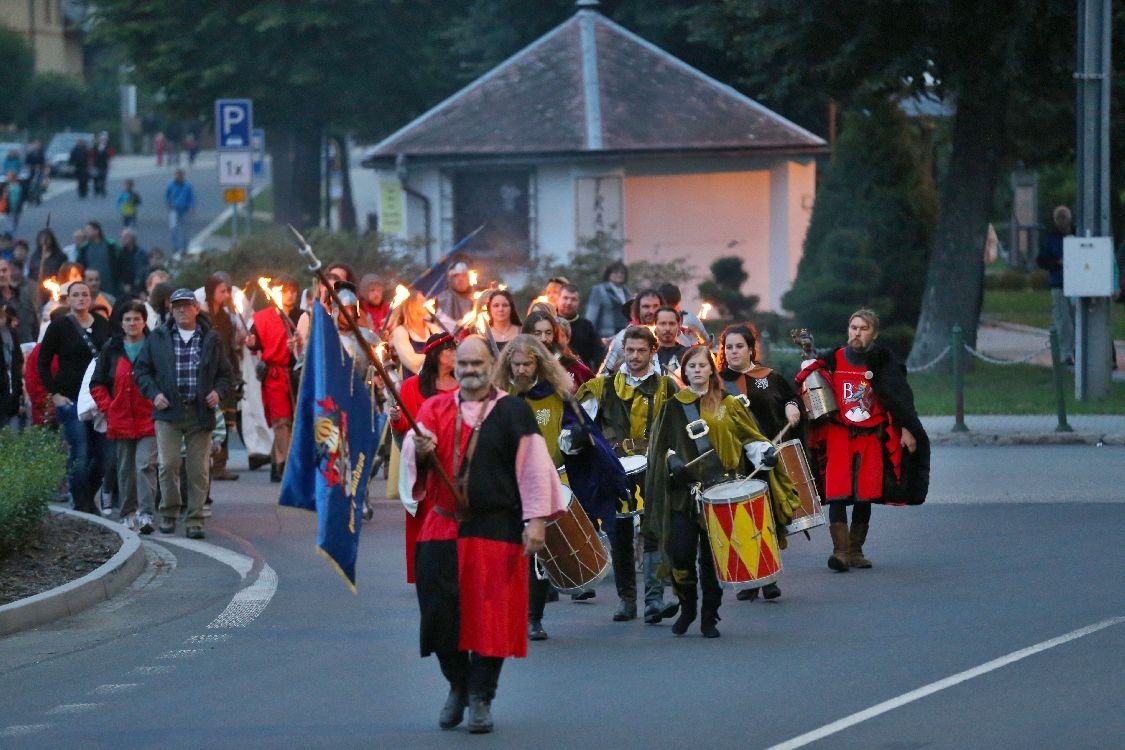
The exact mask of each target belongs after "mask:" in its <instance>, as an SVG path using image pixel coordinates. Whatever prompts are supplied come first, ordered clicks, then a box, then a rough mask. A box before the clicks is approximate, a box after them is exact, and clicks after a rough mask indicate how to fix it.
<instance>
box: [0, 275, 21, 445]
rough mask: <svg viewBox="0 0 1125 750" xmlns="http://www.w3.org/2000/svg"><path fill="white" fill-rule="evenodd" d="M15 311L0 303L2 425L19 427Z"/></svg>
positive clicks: (0, 410) (19, 374) (17, 346)
mask: <svg viewBox="0 0 1125 750" xmlns="http://www.w3.org/2000/svg"><path fill="white" fill-rule="evenodd" d="M6 263H7V261H5V260H0V264H6ZM15 312H16V309H15V308H14V307H12V306H11V305H9V304H6V303H0V429H2V428H4V427H9V428H11V429H13V430H18V429H20V424H21V422H22V417H23V412H24V406H23V350H22V349H21V348H20V341H19V335H18V333H17V332H16V330H15V328H14V327H13V325H12V318H13V317H14V316H15V315H14V314H15Z"/></svg>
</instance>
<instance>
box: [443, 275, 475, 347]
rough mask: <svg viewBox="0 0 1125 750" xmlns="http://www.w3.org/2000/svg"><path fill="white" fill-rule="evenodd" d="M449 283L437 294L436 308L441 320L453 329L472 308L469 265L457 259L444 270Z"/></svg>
mask: <svg viewBox="0 0 1125 750" xmlns="http://www.w3.org/2000/svg"><path fill="white" fill-rule="evenodd" d="M446 273H447V275H448V277H449V283H448V284H447V285H446V287H445V289H443V290H442V291H441V292H440V293H439V294H438V296H437V310H438V314H439V315H440V317H441V322H442V323H443V324H444V325H445V327H446V328H448V329H449V330H451V331H452V330H453V329H454V327H456V325H457V321H459V320H461V318H463V317H465V314H466V313H467V312H469V311H470V310H472V309H473V288H472V286H471V285H470V284H469V266H468V264H466V263H464V262H461V261H458V262H457V263H454V264H453V265H452V266H450V267H449V271H447V272H446Z"/></svg>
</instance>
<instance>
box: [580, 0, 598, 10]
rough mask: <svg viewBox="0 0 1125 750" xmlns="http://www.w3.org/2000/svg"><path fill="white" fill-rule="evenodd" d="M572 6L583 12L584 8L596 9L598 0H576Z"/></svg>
mask: <svg viewBox="0 0 1125 750" xmlns="http://www.w3.org/2000/svg"><path fill="white" fill-rule="evenodd" d="M574 4H575V5H577V6H578V9H579V10H585V9H586V8H596V7H598V0H578V1H577V2H576V3H574Z"/></svg>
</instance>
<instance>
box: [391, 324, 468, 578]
mask: <svg viewBox="0 0 1125 750" xmlns="http://www.w3.org/2000/svg"><path fill="white" fill-rule="evenodd" d="M422 354H423V356H424V359H423V362H422V369H421V370H419V371H418V374H417V375H411V376H410V377H408V378H407V379H406V380H404V381H402V386H401V387H400V388H399V391H398V395H399V398H400V399H402V404H403V406H405V407H406V409H407V410H408V411H409V412H410V414H411V415H416V414H417V413H418V410H419V409H421V408H422V404H424V403H425V402H426V401H427V400H428V399H431V398H433V397H434V396H437V395H438V394H441V393H452V392H453V391H455V390H457V378H455V377H454V376H453V365H454V363H455V362H456V361H457V342H456V341H454V340H453V336H451V335H450V334H448V333H446V332H445V331H441V332H440V333H435V334H432V335H431V336H430V338H429V339H428V340H427V341H426V347H425V349H423V350H422ZM387 419H388V420H389V421H390V427H391V430H392V431H393V433H394V435H395V439H396V440H397V441H398V442H399V443H401V442H402V438H403V437H404V436H405V435H406V432H407V430H409V429H410V422H409V421H408V420H407V419H406V415H404V414H403V412H402V409H400V408H399V406H398V403H397V402H393V401H392V402H391V403H390V404H388V406H387ZM394 455H395V456H397V455H399V454H398V452H397V451H395V452H394ZM399 500H401V501H402V502H403V505H404V506H406V519H405V532H406V582H407V583H414V544H415V542H417V541H418V532H420V531H421V530H422V521H423V520H424V519H425V518H426V514H427V513H428V512H429V510H430V506H431V505H433V503H432V502H430V501H429V500H427V499H426V498H425V497H422V498H420V499H419V500H417V501H414V500H413V499H412V498H411V496H410V493H409V492H399Z"/></svg>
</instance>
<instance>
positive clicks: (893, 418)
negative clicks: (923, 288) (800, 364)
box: [797, 344, 930, 571]
mask: <svg viewBox="0 0 1125 750" xmlns="http://www.w3.org/2000/svg"><path fill="white" fill-rule="evenodd" d="M817 370H820V371H821V372H823V373H824V374H825V375H826V376H827V377H828V378H829V379H830V381H831V383H832V388H833V392H834V395H835V397H836V403H837V405H838V406H839V411H837V412H834V413H833V414H831V415H830V416H828V417H826V418H824V419H823V420H821V421H819V422H817V423H815V424H813V425H812V426H811V427H810V429H809V443H808V446H809V452H810V454H811V455H812V457H813V461H812V468H813V472H814V473H816V474H817V481H818V483H819V484H820V490H821V493H822V495H823V496H824V499H825V502H827V503H828V505H829V515H828V520H829V532H830V533H831V534H832V542H833V548H834V549H833V556H832V557H831V558H829V567H831V568H832V569H833V570H841V571H842V570H847V569H848V567H850V566H854V567H863V568H868V567H871V563H870V561H868V560H866V559H865V558H864V557H863V543H864V542H865V541H866V539H867V532H868V525H869V522H870V518H871V505H870V504H871V503H882V504H892V505H919V504H921V503H922V502H924V501H925V499H926V493H927V491H928V490H929V483H930V441H929V438H928V437H927V435H926V431H925V428H923V427H922V422H921V420H919V419H918V412H917V411H916V410H915V408H914V392H913V391H912V390H911V388H910V384H909V383H907V381H906V368H905V367H904V366H903V364H902V363H901V362H899V361H898V360H897V359H895V358H894V356H893V355H892V354H891V352H890V351H889V350H887V349H886V348H884V347H882V346H880V345H878V344H874V345H872V347H871V349H870V350H868V351H866V352H858V351H856V350H854V349H852V348H850V347H841V348H839V349H835V350H828V351H826V352H821V353H819V356H818V357H817V359H815V360H813V361H812V362H810V363H806V366H805V367H804V368H803V369H802V371H801V372H800V373H799V374H798V375H797V380H798V382H803V381H804V380H805V378H807V377H808V375H809V374H810V373H811V372H814V371H817ZM903 429H906V430H908V431H909V432H910V434H911V435H913V436H914V438H915V440H916V441H917V449H916V450H915V451H913V452H912V453H910V452H906V451H904V450H903V448H902V430H903ZM853 504H854V506H855V508H854V510H853V513H852V526H851V529H850V530H849V529H848V524H847V510H846V506H848V505H853Z"/></svg>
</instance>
